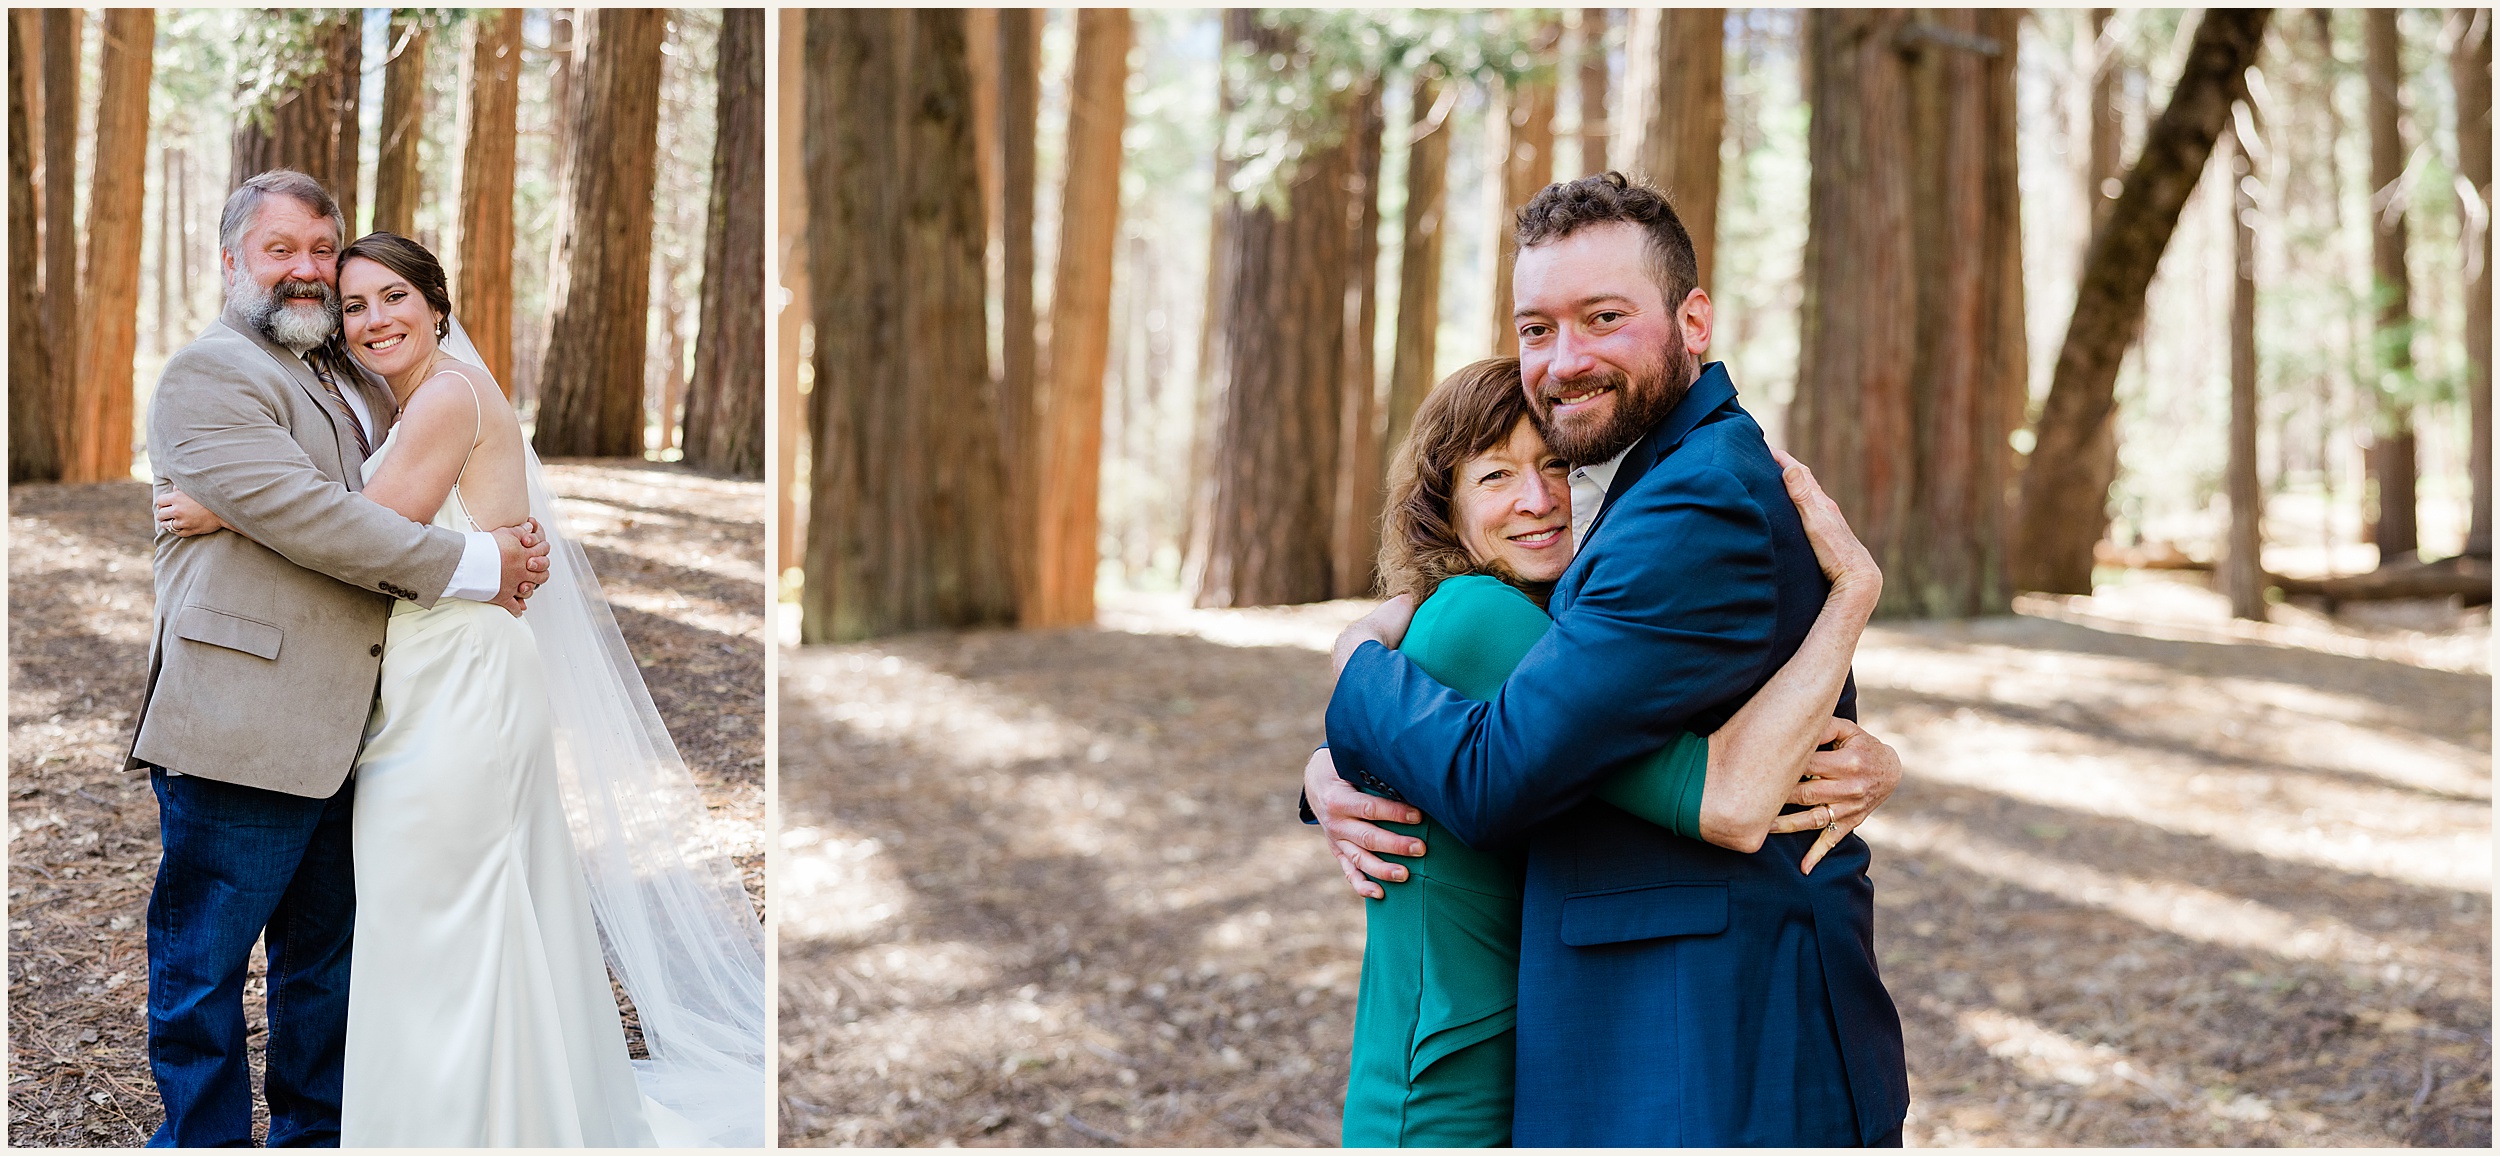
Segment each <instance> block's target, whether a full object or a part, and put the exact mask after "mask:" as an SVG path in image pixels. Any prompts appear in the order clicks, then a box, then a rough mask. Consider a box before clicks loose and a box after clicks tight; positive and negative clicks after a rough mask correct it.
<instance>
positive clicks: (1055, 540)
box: [1022, 8, 1131, 628]
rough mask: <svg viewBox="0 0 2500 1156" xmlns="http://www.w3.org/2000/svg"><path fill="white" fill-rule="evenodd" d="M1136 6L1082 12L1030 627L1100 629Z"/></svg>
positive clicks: (1039, 464) (1027, 604)
mask: <svg viewBox="0 0 2500 1156" xmlns="http://www.w3.org/2000/svg"><path fill="white" fill-rule="evenodd" d="M1130 36H1131V30H1130V26H1129V13H1128V9H1126V8H1080V9H1078V10H1077V18H1076V61H1075V64H1074V65H1073V68H1072V70H1071V72H1070V74H1069V81H1068V137H1067V140H1068V146H1067V147H1068V153H1067V181H1066V184H1065V185H1064V186H1062V189H1063V191H1062V193H1061V195H1060V199H1059V206H1060V208H1059V268H1058V271H1057V273H1056V274H1055V275H1054V277H1053V278H1052V280H1051V291H1050V364H1049V373H1048V377H1047V379H1046V380H1047V381H1048V383H1049V384H1048V386H1047V388H1046V390H1045V392H1044V393H1043V396H1042V403H1041V404H1040V405H1038V406H1036V407H1035V409H1036V412H1035V415H1034V429H1035V431H1036V436H1035V437H1034V439H1033V442H1032V451H1033V454H1034V463H1033V465H1034V470H1033V484H1034V492H1035V502H1034V521H1033V528H1034V536H1033V568H1032V578H1031V583H1030V587H1029V589H1028V591H1027V592H1026V595H1025V597H1024V598H1023V600H1022V602H1023V607H1022V621H1023V624H1024V625H1025V626H1026V627H1028V628H1030V627H1049V626H1078V625H1083V624H1086V623H1090V622H1092V621H1093V620H1094V572H1095V570H1096V569H1098V568H1099V566H1100V564H1101V558H1102V550H1101V547H1100V545H1099V544H1098V542H1097V540H1096V539H1097V537H1098V529H1099V517H1098V510H1097V508H1096V504H1097V501H1098V497H1099V494H1100V491H1101V485H1102V414H1103V371H1104V368H1105V366H1106V365H1107V364H1108V361H1109V357H1110V352H1111V344H1110V343H1111V265H1112V261H1113V259H1114V258H1115V257H1116V256H1117V253H1118V245H1119V237H1120V230H1119V225H1120V134H1121V132H1122V130H1123V129H1124V128H1125V127H1126V125H1127V123H1128V73H1129V67H1128V53H1129V44H1130Z"/></svg>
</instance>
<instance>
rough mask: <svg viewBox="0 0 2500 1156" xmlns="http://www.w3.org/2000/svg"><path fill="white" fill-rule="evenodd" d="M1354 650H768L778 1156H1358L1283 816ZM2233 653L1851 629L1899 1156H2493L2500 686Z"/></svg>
mask: <svg viewBox="0 0 2500 1156" xmlns="http://www.w3.org/2000/svg"><path fill="white" fill-rule="evenodd" d="M2182 604H2183V605H2188V606H2189V607H2190V608H2191V609H2192V608H2193V607H2194V603H2193V600H2192V599H2190V600H2182ZM2112 605H2115V603H2113V604H2112ZM1367 608H1368V607H1367V604H1363V603H1356V602H1340V603H1323V604H1318V605H1314V606H1304V607H1283V608H1274V609H1262V610H1243V611H1195V610H1191V609H1189V608H1188V607H1187V606H1186V605H1185V604H1183V603H1182V602H1181V601H1179V600H1178V599H1174V598H1170V597H1156V596H1121V597H1120V598H1118V599H1117V600H1114V601H1112V602H1111V603H1110V604H1108V605H1106V606H1105V608H1104V611H1103V614H1102V616H1101V623H1102V624H1101V626H1100V627H1098V628H1095V629H1089V630H1066V631H1049V632H1037V633H1030V634H1028V633H1020V632H1013V631H976V632H963V633H944V632H940V633H930V634H921V635H913V636H908V637H903V638H896V639H889V640H884V641H881V642H876V643H865V644H857V645H850V646H840V647H811V648H798V649H794V650H791V651H789V652H788V660H787V662H786V663H785V665H784V667H783V678H784V685H785V692H784V693H785V698H784V703H783V708H782V709H783V715H782V718H783V726H784V731H783V736H782V746H781V752H782V756H781V757H782V760H783V761H782V776H781V783H782V792H783V800H784V815H785V819H784V821H785V823H786V824H788V826H789V830H788V831H786V832H785V835H784V850H785V853H784V857H783V859H782V862H783V864H784V867H783V871H784V875H783V879H784V880H785V884H784V886H785V889H786V890H785V898H786V900H787V905H786V906H785V908H784V912H783V914H784V922H783V924H782V929H781V944H782V973H781V974H782V1001H783V1002H782V1019H781V1026H782V1079H783V1087H782V1091H783V1128H784V1139H785V1142H790V1143H802V1144H824V1143H855V1144H936V1143H948V1142H952V1143H959V1144H1045V1145H1092V1144H1112V1143H1128V1144H1157V1145H1191V1144H1306V1143H1307V1144H1327V1143H1332V1142H1334V1140H1335V1139H1336V1122H1337V1115H1338V1112H1339V1109H1340V1105H1341V1103H1342V1097H1343V1091H1344V1080H1345V1048H1346V1046H1347V1042H1348V1039H1349V1038H1350V1032H1351V1027H1352V1022H1351V1021H1352V1006H1353V997H1354V992H1355V987H1356V983H1357V981H1358V979H1359V975H1360V968H1359V963H1360V958H1361V950H1362V911H1361V906H1360V903H1359V901H1358V900H1356V899H1354V898H1353V897H1352V896H1351V895H1350V893H1349V892H1348V891H1347V890H1346V888H1345V885H1344V882H1343V880H1342V878H1341V877H1340V876H1339V875H1338V874H1337V872H1336V870H1335V868H1334V866H1333V864H1332V863H1331V862H1330V861H1329V859H1328V856H1327V855H1326V853H1325V851H1324V849H1323V848H1322V846H1321V844H1320V841H1319V839H1318V838H1317V837H1316V836H1315V835H1313V834H1311V833H1310V831H1309V829H1307V828H1304V827H1302V826H1301V825H1299V824H1298V823H1296V822H1295V821H1294V818H1293V811H1292V807H1293V798H1294V787H1295V783H1296V781H1297V779H1298V773H1299V770H1300V767H1301V765H1302V762H1303V759H1304V758H1305V756H1307V754H1308V752H1309V750H1310V748H1311V746H1312V745H1313V744H1314V743H1315V742H1316V741H1317V739H1318V734H1319V715H1320V711H1321V708H1322V707H1323V706H1324V705H1325V701H1326V690H1327V660H1326V657H1325V650H1326V648H1327V645H1328V642H1329V640H1330V639H1331V638H1333V636H1334V635H1335V633H1336V631H1337V630H1338V629H1339V628H1340V627H1341V626H1342V625H1343V624H1344V623H1345V622H1348V621H1350V620H1352V619H1353V618H1355V617H1356V616H1358V615H1360V614H1361V613H1362V612H1363V611H1364V610H1365V609H1367ZM2085 608H2086V609H2091V608H2092V606H2091V605H2089V604H2087V605H2086V607H2085ZM2102 608H2103V609H2106V608H2107V607H2102ZM2052 609H2054V610H2056V611H2057V612H2058V613H2060V614H2061V615H2062V616H2066V617H2077V616H2079V614H2080V612H2079V611H2075V609H2074V607H2073V605H2072V604H2071V603H2069V604H2065V605H2062V606H2059V607H2054V608H2052ZM2228 629H2229V628H2228V626H2227V624H2226V625H2225V626H2222V627H2216V626H2214V625H2213V624H2212V623H2210V622H2200V621H2198V620H2195V619H2194V618H2193V617H2192V616H2191V617H2185V618H2182V619H2181V620H2179V621H2176V622H2171V623H2168V624H2163V623H2160V622H2155V623H2152V624H2150V625H2148V626H2144V627H2142V628H2141V629H2130V630H2123V631H2122V630H2115V629H2098V628H2094V627H2092V626H2088V625H2082V624H2080V623H2079V622H2077V621H2055V620H2050V619H2048V618H2046V617H2040V616H2032V617H2014V618H2002V619H1994V620H1986V621H1981V622H1977V623H1918V624H1902V625H1885V626H1881V627H1878V628H1876V629H1875V630H1873V631H1871V632H1870V634H1869V636H1868V639H1867V642H1866V644H1865V646H1864V647H1863V649H1862V650H1861V654H1860V661H1859V664H1858V668H1857V669H1858V677H1859V681H1860V685H1861V687H1862V690H1863V694H1864V700H1863V701H1864V708H1865V714H1866V720H1867V723H1868V725H1869V726H1870V727H1871V728H1872V729H1873V730H1874V731H1875V732H1876V733H1878V734H1879V735H1882V736H1884V737H1885V738H1886V739H1887V740H1888V741H1891V742H1893V743H1894V744H1895V745H1896V746H1898V747H1899V748H1900V750H1901V752H1902V755H1903V758H1904V762H1905V765H1906V767H1907V771H1908V778H1907V780H1906V781H1905V783H1904V785H1903V787H1902V789H1901V791H1900V793H1899V794H1898V795H1896V796H1895V798H1894V800H1893V802H1892V804H1891V805H1890V806H1888V807H1887V808H1886V810H1885V811H1884V812H1883V813H1882V814H1880V815H1879V816H1878V817H1877V819H1876V821H1875V822H1873V823H1871V824H1870V825H1869V826H1868V828H1867V832H1866V833H1867V835H1868V837H1869V839H1870V841H1871V842H1872V843H1873V844H1874V845H1875V848H1876V851H1875V867H1874V878H1875V881H1876V893H1877V903H1878V908H1879V910H1878V920H1877V946H1878V949H1879V954H1880V956H1881V960H1882V964H1883V967H1884V973H1885V977H1886V980H1887V982H1888V983H1889V984H1890V986H1891V987H1892V990H1893V992H1894V995H1895V998H1896V1000H1897V1001H1898V1002H1899V1003H1900V1005H1901V1008H1902V1013H1903V1016H1904V1020H1905V1026H1906V1028H1907V1033H1908V1040H1909V1047H1910V1063H1911V1071H1912V1081H1913V1092H1914V1099H1915V1105H1914V1110H1913V1117H1912V1119H1911V1121H1910V1123H1909V1126H1908V1137H1909V1139H1910V1141H1911V1142H1912V1143H1913V1144H1921V1145H1939V1144H2023V1145H2031V1144H2097V1145H2126V1144H2206V1143H2236V1144H2248V1143H2273V1144H2401V1143H2431V1144H2469V1145H2470V1144H2483V1143H2488V1141H2489V1137H2490V1096H2491V1085H2490V1071H2491V1060H2490V1022H2491V1020H2490V982H2491V968H2490V938H2491V896H2490V871H2491V814H2490V811H2491V765H2490V755H2489V748H2490V737H2489V735H2490V721H2489V697H2490V681H2489V678H2488V677H2487V676H2485V675H2482V674H2479V673H2466V672H2460V671H2457V670H2455V669H2440V668H2439V667H2442V666H2447V667H2454V666H2455V665H2457V664H2456V663H2454V662H2450V661H2447V659H2448V658H2451V657H2453V654H2454V652H2455V651H2456V650H2457V649H2458V647H2456V646H2454V645H2452V644H2451V643H2450V642H2449V641H2447V640H2445V639H2442V638H2439V637H2433V636H2428V635H2425V636H2424V637H2423V638H2418V639H2414V640H2411V641H2406V640H2403V639H2394V640H2391V639H2390V638H2387V637H2368V636H2365V635H2364V632H2359V631H2348V632H2345V634H2342V635H2338V636H2337V637H2339V638H2345V639H2346V643H2348V642H2350V641H2351V640H2352V639H2358V640H2359V641H2361V642H2367V643H2369V644H2371V645H2373V646H2381V645H2383V644H2384V645H2395V644H2398V643H2401V644H2402V647H2403V648H2408V649H2404V651H2403V652H2404V653H2407V654H2411V655H2413V656H2414V657H2415V658H2417V659H2419V661H2414V662H2396V661H2388V660H2386V659H2384V658H2374V657H2361V656H2356V655H2353V654H2350V653H2338V652H2334V651H2333V650H2332V649H2327V648H2321V647H2307V646H2298V645H2291V644H2290V643H2289V642H2287V641H2286V638H2287V636H2284V635H2281V634H2279V633H2278V634H2277V635H2275V636H2270V637H2266V638H2253V637H2246V638H2244V637H2236V636H2232V635H2230V634H2229V633H2228ZM2468 629H2472V627H2471V626H2470V624H2469V627H2468ZM2482 629H2484V630H2485V631H2486V632H2487V629H2488V628H2487V626H2485V627H2483V628H2482ZM2191 630H2203V631H2206V632H2208V633H2206V634H2203V635H2190V636H2185V637H2182V636H2181V635H2183V634H2186V632H2188V631H2191ZM2165 631H2166V632H2168V635H2167V636H2165V635H2164V634H2163V633H2162V632H2165ZM2147 635H2152V636H2147ZM2486 636H2487V635H2486ZM2293 641H2297V640H2296V639H2294V640H2293ZM2346 643H2335V644H2333V645H2337V646H2342V645H2346Z"/></svg>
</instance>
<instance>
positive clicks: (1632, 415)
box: [1528, 341, 1694, 466]
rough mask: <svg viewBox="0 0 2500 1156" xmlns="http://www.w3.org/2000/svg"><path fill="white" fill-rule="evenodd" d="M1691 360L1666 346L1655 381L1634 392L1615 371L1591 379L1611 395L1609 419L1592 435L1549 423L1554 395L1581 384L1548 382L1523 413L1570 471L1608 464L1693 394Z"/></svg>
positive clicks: (1648, 379)
mask: <svg viewBox="0 0 2500 1156" xmlns="http://www.w3.org/2000/svg"><path fill="white" fill-rule="evenodd" d="M1693 369H1694V360H1693V354H1692V352H1691V351H1689V350H1687V349H1685V348H1684V345H1683V343H1682V342H1680V341H1679V342H1670V343H1669V344H1668V345H1667V348H1666V350H1665V356H1664V357H1663V358H1661V359H1660V363H1659V365H1658V366H1657V371H1656V374H1655V376H1650V375H1644V377H1643V380H1642V381H1641V382H1640V384H1639V388H1637V389H1635V388H1632V385H1633V382H1632V379H1631V376H1630V375H1629V374H1626V373H1624V372H1622V371H1621V370H1616V371H1614V372H1612V373H1610V374H1608V375H1606V376H1604V377H1600V378H1597V379H1596V382H1595V383H1596V384H1598V385H1605V386H1612V387H1613V388H1614V392H1615V405H1614V413H1613V414H1612V415H1611V416H1610V417H1608V418H1607V419H1606V421H1605V424H1603V425H1600V426H1598V427H1597V428H1595V429H1589V428H1586V427H1582V428H1578V429H1565V428H1563V427H1562V426H1560V425H1559V424H1557V423H1556V422H1555V421H1554V420H1553V411H1554V395H1555V394H1558V393H1567V392H1569V391H1570V389H1571V387H1572V386H1575V385H1580V384H1583V383H1584V382H1585V381H1586V379H1582V378H1574V379H1571V380H1570V381H1563V382H1553V383H1550V384H1548V385H1547V386H1546V387H1545V389H1543V390H1542V391H1540V392H1539V393H1538V394H1537V396H1536V397H1535V398H1534V399H1533V404H1531V405H1530V406H1529V407H1528V412H1529V416H1530V417H1532V418H1533V419H1534V420H1535V422H1536V432H1537V433H1538V434H1540V435H1542V436H1543V437H1544V438H1545V444H1546V445H1547V446H1549V447H1551V448H1552V449H1553V451H1554V452H1555V453H1557V454H1561V455H1562V457H1563V460H1564V461H1567V462H1570V463H1571V464H1572V465H1575V466H1591V465H1596V464H1598V463H1600V462H1604V461H1608V460H1611V459H1612V458H1613V457H1614V456H1615V455H1616V454H1619V453H1622V452H1623V451H1625V450H1627V449H1630V448H1632V443H1634V442H1637V441H1639V440H1641V438H1642V437H1643V436H1644V435H1646V434H1648V433H1649V431H1650V430H1651V429H1652V428H1654V427H1656V426H1657V424H1658V423H1659V422H1662V421H1665V420H1666V419H1667V415H1668V414H1670V413H1673V412H1675V407H1676V406H1677V405H1678V404H1680V403H1681V402H1683V400H1684V395H1685V394H1687V393H1689V392H1691V391H1692V388H1693Z"/></svg>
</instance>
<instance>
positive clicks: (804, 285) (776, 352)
mask: <svg viewBox="0 0 2500 1156" xmlns="http://www.w3.org/2000/svg"><path fill="white" fill-rule="evenodd" d="M779 19H780V21H781V36H780V38H779V46H780V53H781V68H780V71H779V74H778V75H779V77H780V82H779V84H778V86H777V88H778V91H777V92H776V93H775V94H774V98H773V99H774V100H775V101H776V102H778V107H777V111H778V112H779V113H780V115H779V116H778V117H776V118H775V124H776V130H775V134H774V141H773V143H774V146H775V147H774V150H773V156H774V157H776V158H778V159H777V160H776V162H775V164H774V172H773V198H774V200H775V202H776V203H777V204H778V205H779V207H780V209H781V220H780V228H781V235H780V236H778V237H776V238H774V244H775V245H776V246H777V247H776V248H775V250H774V251H775V252H777V253H779V254H780V255H781V290H782V297H781V301H780V304H779V306H778V308H779V310H780V312H779V313H778V314H777V319H776V332H775V340H774V345H773V356H774V358H775V364H774V367H773V409H774V412H775V414H776V415H777V416H778V417H779V418H780V419H781V420H780V422H779V424H778V426H777V427H776V428H775V429H774V431H773V477H774V478H775V479H776V482H775V484H774V485H773V487H772V490H773V504H774V527H775V532H776V534H777V537H776V539H775V547H776V549H775V551H774V555H773V556H774V558H775V559H776V560H777V562H778V564H779V565H780V567H781V568H782V569H784V570H788V569H790V568H792V567H795V566H797V565H798V564H799V555H798V547H799V537H798V535H799V511H798V499H797V493H798V486H799V482H798V467H799V438H800V437H802V436H804V435H805V434H806V432H807V407H806V405H805V404H804V403H803V402H802V401H801V395H800V393H799V352H800V351H799V344H800V341H801V340H802V339H803V338H805V336H806V327H807V323H808V318H809V317H810V316H812V315H813V313H814V311H815V304H814V301H813V298H812V297H811V296H810V293H809V288H808V281H807V165H806V164H805V161H804V158H805V156H806V153H805V145H804V144H803V143H802V142H801V138H800V133H799V126H800V125H801V124H802V123H804V122H805V120H806V114H807V104H806V89H805V87H804V85H803V83H802V80H803V78H804V77H805V75H806V72H807V52H806V48H807V15H806V13H804V12H802V11H800V10H799V9H796V8H783V9H780V10H779ZM815 468H817V469H823V468H825V467H824V466H823V465H822V464H818V465H817V466H816V467H815ZM773 578H774V580H775V581H778V580H779V579H780V575H779V574H775V575H773Z"/></svg>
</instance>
